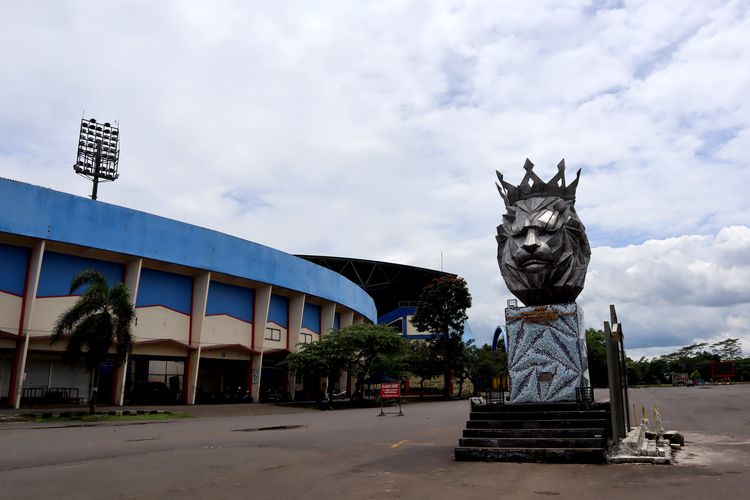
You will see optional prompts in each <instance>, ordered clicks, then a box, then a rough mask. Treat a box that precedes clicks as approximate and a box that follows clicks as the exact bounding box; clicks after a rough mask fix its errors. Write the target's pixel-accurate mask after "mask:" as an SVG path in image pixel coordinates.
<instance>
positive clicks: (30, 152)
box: [0, 0, 750, 358]
mask: <svg viewBox="0 0 750 500" xmlns="http://www.w3.org/2000/svg"><path fill="white" fill-rule="evenodd" d="M0 49H2V54H3V73H2V78H0V110H2V112H0V176H3V177H8V178H12V179H17V180H22V181H25V182H30V183H33V184H39V185H43V186H47V187H49V188H52V189H56V190H59V191H64V192H68V193H73V194H77V195H80V196H87V195H88V194H90V190H91V184H90V183H89V182H88V181H86V180H85V179H83V178H81V177H79V176H76V175H75V173H74V172H73V168H72V165H73V163H74V161H75V153H76V147H77V135H78V127H79V123H80V120H81V118H82V117H86V118H96V119H97V120H99V121H109V122H113V123H114V122H117V123H118V124H119V126H120V134H121V155H120V178H119V179H118V180H117V181H116V182H114V183H112V184H103V185H101V186H100V188H99V199H100V200H102V201H106V202H108V203H114V204H118V205H123V206H126V207H130V208H135V209H138V210H142V211H145V212H150V213H154V214H158V215H162V216H166V217H170V218H174V219H177V220H181V221H185V222H189V223H193V224H197V225H200V226H204V227H208V228H212V229H216V230H219V231H222V232H226V233H229V234H232V235H236V236H239V237H241V238H244V239H248V240H251V241H255V242H258V243H262V244H265V245H269V246H271V247H274V248H278V249H280V250H283V251H286V252H289V253H297V254H323V255H335V256H345V257H354V258H364V259H372V260H383V261H389V262H396V263H401V264H409V265H415V266H421V267H427V268H432V269H440V267H441V255H442V266H443V269H444V270H445V271H448V272H452V273H456V274H458V275H460V276H463V277H464V278H465V279H466V280H467V282H468V284H469V289H470V291H471V294H472V296H473V306H472V308H471V309H470V310H469V318H470V324H471V329H472V331H473V333H474V336H475V338H476V339H477V341H478V342H479V343H483V342H490V341H491V338H492V334H493V332H494V329H495V326H496V325H498V324H502V323H503V322H504V320H503V317H504V308H505V305H506V301H507V300H508V299H510V298H512V295H511V294H510V293H509V292H508V290H507V288H506V287H505V284H504V282H503V280H502V278H501V277H500V272H499V269H498V265H497V261H496V252H497V248H496V242H495V234H496V226H497V225H498V224H500V221H501V217H502V214H503V213H504V210H505V209H504V204H503V202H502V199H501V198H500V196H499V195H498V193H497V190H496V188H495V186H494V182H495V178H496V177H495V170H499V171H500V172H502V173H503V174H504V176H505V179H506V180H507V181H508V182H513V183H516V184H517V183H519V182H520V181H521V179H522V177H523V173H524V171H523V168H522V167H523V163H524V160H525V159H526V158H529V159H530V160H531V161H532V162H534V163H535V164H536V168H535V171H536V172H537V174H538V175H539V176H540V177H542V178H543V179H545V180H546V179H549V178H551V177H552V176H553V175H554V174H555V172H556V165H557V163H558V162H559V161H560V159H562V158H565V161H566V164H567V166H568V176H569V178H572V176H573V175H574V173H575V171H576V170H578V169H579V168H580V169H582V174H581V180H580V183H579V187H578V192H577V202H576V207H577V211H578V214H579V215H580V218H581V221H582V222H583V223H584V225H585V226H586V228H587V233H588V236H589V240H590V242H591V246H592V257H591V264H590V266H589V270H588V275H587V278H586V285H585V288H584V291H583V293H582V294H581V295H580V297H579V299H578V302H579V304H580V305H581V306H582V308H583V309H584V311H585V321H586V326H587V327H592V328H602V324H603V321H605V320H607V319H608V317H609V304H614V305H615V306H616V308H617V312H618V316H619V320H620V321H621V322H622V325H623V332H624V336H625V347H626V350H627V353H628V355H629V356H631V357H634V358H639V357H640V356H644V355H645V356H656V355H659V354H664V353H667V352H672V351H674V350H676V349H677V348H679V347H682V346H686V345H689V344H692V343H694V342H701V341H706V342H716V341H718V340H721V339H725V338H739V339H740V340H741V341H742V343H743V347H744V351H745V353H746V354H748V353H750V202H748V195H747V193H748V191H749V190H750V166H749V165H748V161H747V152H748V151H750V99H748V96H750V64H749V63H748V61H749V60H750V58H749V57H748V56H750V3H748V2H746V1H711V0H705V1H702V2H685V1H683V0H675V1H658V0H648V1H577V0H570V1H539V2H532V1H530V2H516V1H494V2H463V1H427V0H424V1H406V0H399V1H378V2H358V1H346V2H344V1H338V2H326V1H312V0H311V1H306V2H284V1H281V2H250V1H236V2H231V1H213V2H198V1H185V0H180V1H172V2H169V1H162V2H152V1H134V0H129V1H126V2H117V1H112V2H86V1H60V0H54V1H52V0H51V1H37V2H11V1H9V0H0Z"/></svg>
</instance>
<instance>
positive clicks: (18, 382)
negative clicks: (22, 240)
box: [8, 240, 45, 408]
mask: <svg viewBox="0 0 750 500" xmlns="http://www.w3.org/2000/svg"><path fill="white" fill-rule="evenodd" d="M44 247H45V241H44V240H39V241H37V242H36V244H35V245H34V248H32V250H31V258H30V259H29V268H28V273H29V276H28V284H27V286H26V293H25V294H24V297H23V304H24V305H23V311H22V312H21V314H23V319H22V321H21V324H20V325H19V329H18V335H19V339H18V342H17V343H16V352H15V355H14V363H13V368H14V371H13V373H12V374H11V380H12V381H13V383H12V384H11V387H10V391H9V392H10V393H9V394H8V396H9V397H8V402H10V403H11V404H12V405H13V408H18V407H20V406H21V393H22V389H23V380H24V377H25V375H26V356H27V355H28V353H29V332H28V326H27V325H29V324H30V323H31V315H32V314H33V312H34V302H36V292H37V289H38V288H39V276H41V274H42V260H43V259H44Z"/></svg>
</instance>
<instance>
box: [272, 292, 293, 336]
mask: <svg viewBox="0 0 750 500" xmlns="http://www.w3.org/2000/svg"><path fill="white" fill-rule="evenodd" d="M268 321H273V322H274V323H276V324H277V325H280V326H283V327H284V328H288V327H289V299H288V298H287V297H282V296H281V295H274V294H271V303H270V304H269V307H268Z"/></svg>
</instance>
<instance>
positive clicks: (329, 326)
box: [320, 302, 336, 335]
mask: <svg viewBox="0 0 750 500" xmlns="http://www.w3.org/2000/svg"><path fill="white" fill-rule="evenodd" d="M335 317H336V304H334V303H333V302H328V303H326V304H323V305H322V306H321V308H320V334H321V335H325V334H326V333H328V332H330V331H331V330H333V320H334V319H335Z"/></svg>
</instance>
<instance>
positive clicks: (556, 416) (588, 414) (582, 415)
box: [469, 410, 607, 420]
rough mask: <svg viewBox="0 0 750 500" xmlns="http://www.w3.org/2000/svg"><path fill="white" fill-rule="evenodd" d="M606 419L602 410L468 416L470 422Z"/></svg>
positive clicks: (495, 413) (498, 413)
mask: <svg viewBox="0 0 750 500" xmlns="http://www.w3.org/2000/svg"><path fill="white" fill-rule="evenodd" d="M592 418H601V419H606V418H607V412H606V411H604V410H565V411H540V412H534V411H513V412H499V411H498V412H487V411H472V412H471V414H470V415H469V419H471V420H574V419H592Z"/></svg>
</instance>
